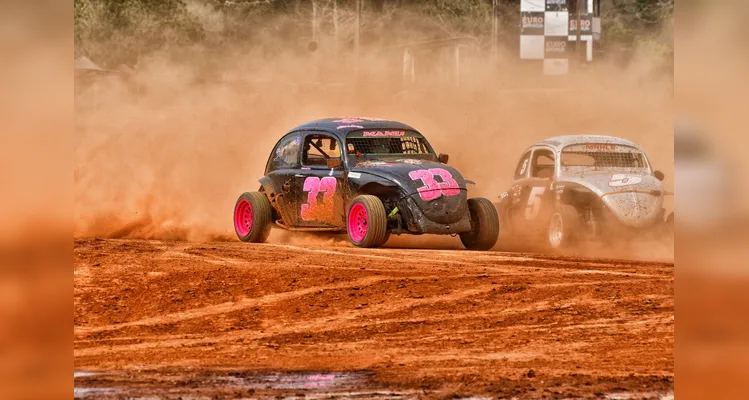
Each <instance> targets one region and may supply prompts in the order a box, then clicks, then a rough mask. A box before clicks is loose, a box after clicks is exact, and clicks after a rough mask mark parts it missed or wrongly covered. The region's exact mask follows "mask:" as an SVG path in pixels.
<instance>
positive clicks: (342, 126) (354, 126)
mask: <svg viewBox="0 0 749 400" xmlns="http://www.w3.org/2000/svg"><path fill="white" fill-rule="evenodd" d="M346 128H356V129H364V127H363V126H361V125H339V126H338V127H336V129H346Z"/></svg>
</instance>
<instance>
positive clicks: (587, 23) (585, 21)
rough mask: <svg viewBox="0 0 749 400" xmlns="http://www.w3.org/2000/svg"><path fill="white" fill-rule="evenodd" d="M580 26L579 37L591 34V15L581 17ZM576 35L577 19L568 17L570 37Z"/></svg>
mask: <svg viewBox="0 0 749 400" xmlns="http://www.w3.org/2000/svg"><path fill="white" fill-rule="evenodd" d="M580 26H582V30H581V31H580V34H581V35H590V34H591V33H592V32H593V15H591V14H587V15H581V16H580ZM576 34H577V17H576V16H574V17H573V16H570V35H576Z"/></svg>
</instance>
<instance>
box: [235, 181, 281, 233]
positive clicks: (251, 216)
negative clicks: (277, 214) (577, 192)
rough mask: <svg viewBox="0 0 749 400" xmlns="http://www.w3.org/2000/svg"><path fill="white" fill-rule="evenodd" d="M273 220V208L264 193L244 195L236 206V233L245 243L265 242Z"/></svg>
mask: <svg viewBox="0 0 749 400" xmlns="http://www.w3.org/2000/svg"><path fill="white" fill-rule="evenodd" d="M272 219H273V206H271V205H270V201H268V198H267V197H266V196H265V194H263V193H260V192H245V193H242V195H241V196H239V198H238V199H237V203H236V204H235V205H234V232H236V234H237V237H238V238H239V240H241V241H243V242H250V243H262V242H265V240H266V239H267V238H268V235H269V234H270V227H271V222H272Z"/></svg>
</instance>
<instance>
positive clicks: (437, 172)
mask: <svg viewBox="0 0 749 400" xmlns="http://www.w3.org/2000/svg"><path fill="white" fill-rule="evenodd" d="M408 176H409V177H410V178H411V179H413V180H414V181H417V180H420V181H421V182H422V183H423V184H424V186H422V187H420V188H418V189H416V191H417V192H419V197H421V199H422V200H424V201H432V200H434V199H438V198H439V197H440V196H446V197H449V196H457V195H458V194H460V186H459V185H458V182H456V181H455V179H453V176H452V174H451V173H450V172H449V171H447V170H445V169H442V168H430V169H418V170H415V171H411V172H409V173H408ZM437 176H439V177H440V179H441V180H442V182H437V180H436V179H434V178H435V177H437Z"/></svg>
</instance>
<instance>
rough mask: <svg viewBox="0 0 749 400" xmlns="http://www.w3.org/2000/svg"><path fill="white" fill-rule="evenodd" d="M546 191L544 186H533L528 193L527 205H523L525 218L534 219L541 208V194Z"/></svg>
mask: <svg viewBox="0 0 749 400" xmlns="http://www.w3.org/2000/svg"><path fill="white" fill-rule="evenodd" d="M545 191H546V186H534V187H532V188H531V194H530V195H528V205H527V206H526V207H525V219H534V218H536V215H538V212H539V211H540V210H541V195H543V194H544V192H545Z"/></svg>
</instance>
